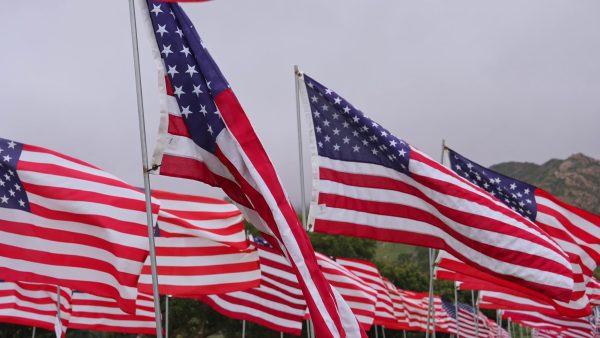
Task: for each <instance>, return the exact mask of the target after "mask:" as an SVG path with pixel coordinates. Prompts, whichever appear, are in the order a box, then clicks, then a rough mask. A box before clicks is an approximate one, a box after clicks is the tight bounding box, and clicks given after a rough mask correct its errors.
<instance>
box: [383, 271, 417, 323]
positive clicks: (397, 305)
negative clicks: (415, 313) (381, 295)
mask: <svg viewBox="0 0 600 338" xmlns="http://www.w3.org/2000/svg"><path fill="white" fill-rule="evenodd" d="M383 282H384V283H385V287H386V289H387V290H388V293H389V295H390V299H391V300H392V308H393V309H394V317H396V323H394V324H388V325H386V328H390V329H392V330H411V327H410V324H409V322H408V315H407V313H406V311H404V305H403V302H402V295H401V294H400V290H399V289H398V288H397V287H396V286H395V285H394V284H393V283H392V282H391V281H390V280H389V279H387V278H384V279H383Z"/></svg>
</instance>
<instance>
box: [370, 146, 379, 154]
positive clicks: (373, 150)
mask: <svg viewBox="0 0 600 338" xmlns="http://www.w3.org/2000/svg"><path fill="white" fill-rule="evenodd" d="M371 152H372V153H373V155H377V153H378V152H379V150H377V149H375V148H373V149H371Z"/></svg>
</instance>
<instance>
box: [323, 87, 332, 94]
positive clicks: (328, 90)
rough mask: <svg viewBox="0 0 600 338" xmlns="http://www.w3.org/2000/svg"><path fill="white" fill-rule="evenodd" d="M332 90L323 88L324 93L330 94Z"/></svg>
mask: <svg viewBox="0 0 600 338" xmlns="http://www.w3.org/2000/svg"><path fill="white" fill-rule="evenodd" d="M332 92H333V91H332V90H331V89H329V88H327V89H325V94H327V95H331V93H332Z"/></svg>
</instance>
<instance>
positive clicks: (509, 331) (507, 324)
mask: <svg viewBox="0 0 600 338" xmlns="http://www.w3.org/2000/svg"><path fill="white" fill-rule="evenodd" d="M511 326H512V325H511V322H510V318H508V320H507V321H506V330H507V331H508V336H509V337H510V338H512V329H511Z"/></svg>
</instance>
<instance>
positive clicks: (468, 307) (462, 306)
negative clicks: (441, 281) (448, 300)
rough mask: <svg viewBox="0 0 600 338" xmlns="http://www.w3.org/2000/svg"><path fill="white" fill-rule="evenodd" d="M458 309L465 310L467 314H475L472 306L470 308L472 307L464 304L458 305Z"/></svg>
mask: <svg viewBox="0 0 600 338" xmlns="http://www.w3.org/2000/svg"><path fill="white" fill-rule="evenodd" d="M458 308H459V309H462V310H465V311H467V312H469V313H471V314H475V309H474V308H473V307H472V306H470V305H467V304H464V303H458Z"/></svg>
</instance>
